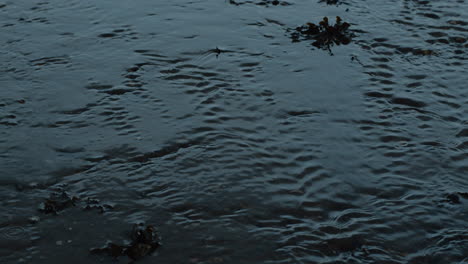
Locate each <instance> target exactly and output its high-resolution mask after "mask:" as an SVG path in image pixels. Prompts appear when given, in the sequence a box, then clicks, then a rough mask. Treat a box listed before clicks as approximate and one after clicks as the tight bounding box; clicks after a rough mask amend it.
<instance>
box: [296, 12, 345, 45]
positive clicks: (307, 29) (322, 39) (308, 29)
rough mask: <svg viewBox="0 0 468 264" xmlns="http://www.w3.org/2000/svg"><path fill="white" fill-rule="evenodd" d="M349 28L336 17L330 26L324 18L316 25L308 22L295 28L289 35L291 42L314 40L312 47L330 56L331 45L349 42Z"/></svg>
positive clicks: (326, 18)
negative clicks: (328, 53) (322, 50)
mask: <svg viewBox="0 0 468 264" xmlns="http://www.w3.org/2000/svg"><path fill="white" fill-rule="evenodd" d="M349 27H350V24H349V23H347V22H343V21H342V19H341V18H340V17H339V16H337V17H336V22H335V25H330V24H329V21H328V17H324V18H323V19H322V21H320V22H319V24H318V25H316V24H314V23H310V22H309V23H307V24H305V25H302V26H300V27H297V28H296V29H295V31H294V32H293V33H291V39H292V41H293V42H299V41H301V40H314V42H312V45H313V46H315V47H317V48H319V49H324V50H328V51H329V52H330V54H332V53H331V47H332V46H333V45H340V44H343V45H347V44H349V43H350V42H351V38H352V37H353V34H352V33H351V32H350V31H349V30H348V29H349Z"/></svg>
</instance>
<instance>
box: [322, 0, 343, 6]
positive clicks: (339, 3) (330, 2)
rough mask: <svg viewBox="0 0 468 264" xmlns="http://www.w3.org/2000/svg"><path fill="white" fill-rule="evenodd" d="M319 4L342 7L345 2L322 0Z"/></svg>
mask: <svg viewBox="0 0 468 264" xmlns="http://www.w3.org/2000/svg"><path fill="white" fill-rule="evenodd" d="M318 2H319V3H325V4H327V5H341V4H343V1H341V0H320V1H318Z"/></svg>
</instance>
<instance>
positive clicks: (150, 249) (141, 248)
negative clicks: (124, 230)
mask: <svg viewBox="0 0 468 264" xmlns="http://www.w3.org/2000/svg"><path fill="white" fill-rule="evenodd" d="M130 239H131V242H130V243H129V244H128V245H118V244H115V243H108V244H107V245H106V246H105V247H102V248H93V249H91V250H90V252H91V253H92V254H101V253H105V254H108V255H109V256H112V257H113V258H118V257H120V256H127V257H129V258H130V259H132V260H138V259H141V258H143V257H145V256H149V255H151V254H153V253H154V252H155V251H156V249H157V248H158V247H159V246H160V245H161V244H160V242H159V236H158V234H157V233H156V228H155V227H154V226H152V225H147V226H146V227H145V225H144V224H135V225H134V226H133V229H132V231H131V233H130Z"/></svg>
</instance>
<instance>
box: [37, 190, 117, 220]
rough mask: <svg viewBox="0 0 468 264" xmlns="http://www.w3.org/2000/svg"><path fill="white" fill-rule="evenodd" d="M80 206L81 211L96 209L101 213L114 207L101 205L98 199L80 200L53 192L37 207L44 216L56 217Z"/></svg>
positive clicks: (62, 192) (63, 192)
mask: <svg viewBox="0 0 468 264" xmlns="http://www.w3.org/2000/svg"><path fill="white" fill-rule="evenodd" d="M77 205H81V206H82V209H83V210H93V209H97V210H99V211H100V212H101V213H104V212H105V211H107V210H109V209H113V208H114V207H113V206H112V205H110V204H101V203H100V201H99V200H98V199H94V198H90V197H86V198H85V199H80V198H78V197H76V196H72V195H70V194H68V193H67V192H65V191H60V192H53V193H51V194H50V196H49V198H47V199H46V200H45V201H44V202H42V203H41V204H40V205H39V211H40V212H43V213H45V214H54V215H57V214H58V213H59V212H60V211H63V210H65V209H67V208H70V207H75V206H77Z"/></svg>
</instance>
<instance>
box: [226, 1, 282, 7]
mask: <svg viewBox="0 0 468 264" xmlns="http://www.w3.org/2000/svg"><path fill="white" fill-rule="evenodd" d="M229 3H230V4H231V5H237V6H239V5H244V4H254V5H258V6H270V5H274V6H277V5H282V6H288V5H291V3H288V2H286V1H279V0H262V1H234V0H229Z"/></svg>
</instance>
